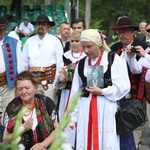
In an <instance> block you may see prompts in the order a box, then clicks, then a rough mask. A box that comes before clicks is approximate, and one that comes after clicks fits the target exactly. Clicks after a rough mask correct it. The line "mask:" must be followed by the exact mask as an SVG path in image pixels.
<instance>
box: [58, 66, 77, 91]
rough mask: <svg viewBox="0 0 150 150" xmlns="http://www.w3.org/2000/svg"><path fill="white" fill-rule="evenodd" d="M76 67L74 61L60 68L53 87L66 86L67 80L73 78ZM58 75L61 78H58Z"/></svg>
mask: <svg viewBox="0 0 150 150" xmlns="http://www.w3.org/2000/svg"><path fill="white" fill-rule="evenodd" d="M75 67H76V63H70V64H69V65H67V66H64V67H63V68H62V70H61V71H60V72H59V77H58V78H57V81H56V83H55V87H56V88H57V89H62V88H64V87H65V86H66V83H67V81H71V82H72V80H73V75H74V70H75ZM60 77H61V78H62V79H63V80H60Z"/></svg>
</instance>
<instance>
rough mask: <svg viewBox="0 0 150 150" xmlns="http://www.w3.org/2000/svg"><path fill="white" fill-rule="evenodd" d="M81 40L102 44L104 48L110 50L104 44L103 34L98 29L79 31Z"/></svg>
mask: <svg viewBox="0 0 150 150" xmlns="http://www.w3.org/2000/svg"><path fill="white" fill-rule="evenodd" d="M80 40H81V41H91V42H93V43H95V44H96V45H98V46H102V47H103V49H104V50H107V51H110V48H109V47H108V45H107V44H106V41H105V40H104V38H103V35H102V33H101V31H100V30H98V29H86V30H84V31H82V32H81V37H80Z"/></svg>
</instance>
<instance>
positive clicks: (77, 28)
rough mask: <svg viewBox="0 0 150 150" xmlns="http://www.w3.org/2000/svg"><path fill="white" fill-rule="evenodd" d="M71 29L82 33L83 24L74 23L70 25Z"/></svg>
mask: <svg viewBox="0 0 150 150" xmlns="http://www.w3.org/2000/svg"><path fill="white" fill-rule="evenodd" d="M72 28H73V30H76V31H83V30H85V28H84V27H83V23H82V22H79V23H74V24H73V25H72Z"/></svg>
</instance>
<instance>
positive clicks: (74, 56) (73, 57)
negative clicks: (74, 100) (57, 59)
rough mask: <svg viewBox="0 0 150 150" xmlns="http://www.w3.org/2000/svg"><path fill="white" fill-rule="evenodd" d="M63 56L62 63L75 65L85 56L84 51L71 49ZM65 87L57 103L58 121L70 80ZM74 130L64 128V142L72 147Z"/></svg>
mask: <svg viewBox="0 0 150 150" xmlns="http://www.w3.org/2000/svg"><path fill="white" fill-rule="evenodd" d="M63 56H64V57H65V60H66V61H65V62H64V64H65V65H66V66H67V65H71V64H74V65H76V63H77V62H78V61H79V60H80V59H82V58H83V57H85V53H84V52H80V53H74V52H73V51H72V50H69V51H67V52H66V53H64V55H63ZM64 84H65V87H64V88H63V89H62V91H61V97H60V103H59V119H60V122H61V120H62V117H63V115H64V112H65V110H66V109H67V106H68V103H69V96H70V91H71V88H72V81H67V83H64ZM75 131H76V128H75V127H72V128H71V127H70V126H68V127H66V128H65V132H66V133H67V135H68V140H67V141H66V142H69V143H70V144H71V146H72V147H74V144H75V143H74V142H75Z"/></svg>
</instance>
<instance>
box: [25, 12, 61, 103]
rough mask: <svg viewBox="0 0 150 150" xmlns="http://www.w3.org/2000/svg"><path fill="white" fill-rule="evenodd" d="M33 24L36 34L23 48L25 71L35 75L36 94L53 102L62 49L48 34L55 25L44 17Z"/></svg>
mask: <svg viewBox="0 0 150 150" xmlns="http://www.w3.org/2000/svg"><path fill="white" fill-rule="evenodd" d="M33 24H35V25H36V30H37V34H36V35H34V36H32V37H30V38H28V40H27V41H26V43H25V45H24V48H23V54H24V62H25V63H26V70H30V71H32V72H35V73H36V75H37V79H38V81H39V88H38V92H40V93H42V94H45V95H46V96H48V97H50V98H51V99H52V100H54V98H56V96H55V93H54V87H53V83H54V82H55V76H57V75H58V73H59V70H60V69H61V68H62V67H63V65H64V64H63V60H62V55H63V48H62V45H61V42H60V40H59V39H58V38H57V37H55V36H53V35H52V34H49V31H50V30H51V28H52V27H53V26H55V23H54V22H53V21H50V20H49V18H48V17H47V16H46V15H40V16H38V17H37V20H36V22H33ZM56 103H57V101H56Z"/></svg>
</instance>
